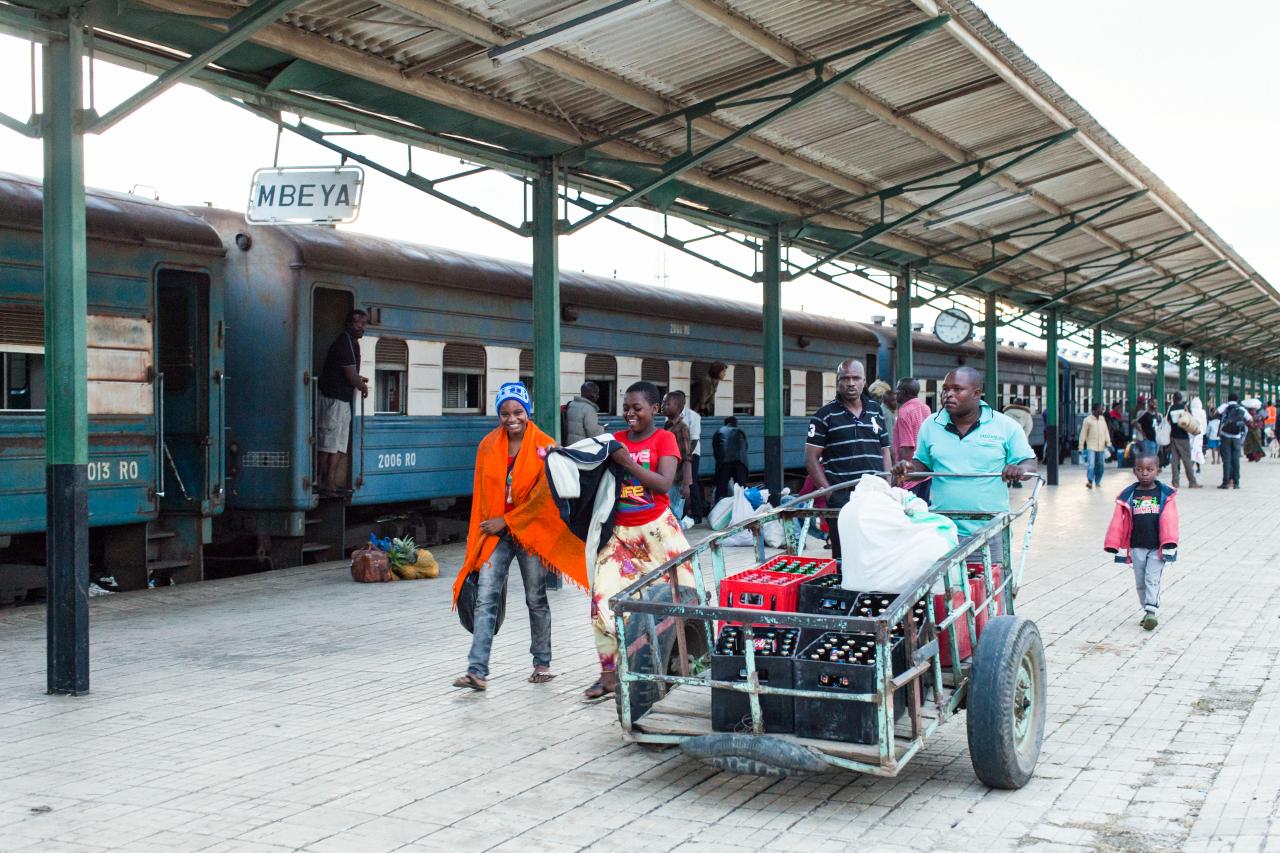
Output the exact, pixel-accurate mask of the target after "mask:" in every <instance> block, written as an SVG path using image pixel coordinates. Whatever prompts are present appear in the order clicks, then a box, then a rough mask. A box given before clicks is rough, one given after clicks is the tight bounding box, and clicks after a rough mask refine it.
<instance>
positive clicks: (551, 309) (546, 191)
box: [533, 160, 605, 441]
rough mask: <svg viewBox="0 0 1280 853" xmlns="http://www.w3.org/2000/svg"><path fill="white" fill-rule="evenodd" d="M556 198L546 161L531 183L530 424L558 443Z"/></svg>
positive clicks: (551, 171) (553, 170) (553, 169)
mask: <svg viewBox="0 0 1280 853" xmlns="http://www.w3.org/2000/svg"><path fill="white" fill-rule="evenodd" d="M556 196H557V192H556V165H555V161H553V160H547V161H546V162H545V163H544V164H543V168H542V169H541V171H539V173H538V175H537V176H536V177H535V178H534V179H533V412H534V417H533V420H534V422H535V423H536V424H537V425H538V426H539V427H541V429H542V431H543V432H545V433H547V435H550V436H554V437H555V439H556V441H559V440H560V251H559V234H558V232H559V223H558V222H557V219H556ZM601 402H605V401H601Z"/></svg>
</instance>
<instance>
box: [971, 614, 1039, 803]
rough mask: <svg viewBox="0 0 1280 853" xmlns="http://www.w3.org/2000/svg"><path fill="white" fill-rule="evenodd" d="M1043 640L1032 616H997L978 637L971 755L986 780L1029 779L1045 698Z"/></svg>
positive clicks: (1010, 784) (1017, 783) (1008, 784)
mask: <svg viewBox="0 0 1280 853" xmlns="http://www.w3.org/2000/svg"><path fill="white" fill-rule="evenodd" d="M1045 682H1046V675H1045V665H1044V645H1043V644H1042V643H1041V642H1040V630H1039V629H1038V628H1036V624H1035V623H1034V622H1032V621H1031V620H1030V619H1023V618H1022V617H1020V616H997V617H996V618H994V619H992V620H991V621H990V622H988V623H987V626H986V628H985V629H984V630H983V632H982V639H981V640H979V641H978V653H977V655H976V656H975V658H974V663H973V674H972V677H971V679H970V681H969V689H968V690H967V691H966V695H967V698H968V711H967V720H966V723H967V728H968V732H969V760H970V761H971V762H973V770H974V773H976V774H977V776H978V779H980V780H981V781H982V782H983V784H985V785H988V786H990V787H992V788H1005V789H1009V790H1014V789H1017V788H1021V787H1022V786H1023V785H1025V784H1027V780H1028V779H1030V778H1031V774H1032V773H1033V772H1034V771H1035V769H1036V761H1037V760H1038V759H1039V757H1040V743H1041V741H1042V740H1043V739H1044V718H1045V700H1046V684H1045Z"/></svg>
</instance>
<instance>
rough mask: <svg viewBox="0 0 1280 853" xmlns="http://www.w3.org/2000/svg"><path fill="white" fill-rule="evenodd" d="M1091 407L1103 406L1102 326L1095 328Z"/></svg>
mask: <svg viewBox="0 0 1280 853" xmlns="http://www.w3.org/2000/svg"><path fill="white" fill-rule="evenodd" d="M1090 405H1091V406H1100V405H1103V402H1102V326H1094V327H1093V392H1092V397H1091V399H1090Z"/></svg>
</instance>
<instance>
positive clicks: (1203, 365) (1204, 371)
mask: <svg viewBox="0 0 1280 853" xmlns="http://www.w3.org/2000/svg"><path fill="white" fill-rule="evenodd" d="M1197 364H1199V365H1200V402H1201V403H1203V404H1204V407H1205V408H1206V409H1207V408H1209V404H1210V402H1211V401H1210V400H1209V363H1208V361H1207V360H1206V359H1205V357H1204V353H1200V358H1199V360H1198V361H1197Z"/></svg>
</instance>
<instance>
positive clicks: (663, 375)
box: [640, 358, 671, 397]
mask: <svg viewBox="0 0 1280 853" xmlns="http://www.w3.org/2000/svg"><path fill="white" fill-rule="evenodd" d="M640 378H641V379H643V380H644V381H645V382H652V383H653V384H654V385H657V386H658V390H659V391H660V392H662V395H663V396H664V397H665V396H666V394H667V391H669V390H670V389H671V365H670V364H668V363H667V362H666V361H665V360H663V359H660V358H646V359H642V360H641V361H640Z"/></svg>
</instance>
